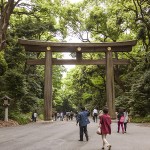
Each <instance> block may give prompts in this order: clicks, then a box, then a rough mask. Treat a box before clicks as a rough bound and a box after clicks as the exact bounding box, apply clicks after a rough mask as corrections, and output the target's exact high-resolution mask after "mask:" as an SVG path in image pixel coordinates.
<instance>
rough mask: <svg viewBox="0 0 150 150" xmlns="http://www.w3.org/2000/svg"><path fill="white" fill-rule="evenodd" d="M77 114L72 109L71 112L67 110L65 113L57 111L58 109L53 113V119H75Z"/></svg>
mask: <svg viewBox="0 0 150 150" xmlns="http://www.w3.org/2000/svg"><path fill="white" fill-rule="evenodd" d="M74 116H75V115H74V112H73V111H70V112H66V113H64V112H60V113H59V112H57V111H55V112H54V113H53V116H52V117H53V119H54V120H55V121H57V120H58V119H59V120H60V121H63V120H64V119H66V120H67V121H68V120H73V117H74Z"/></svg>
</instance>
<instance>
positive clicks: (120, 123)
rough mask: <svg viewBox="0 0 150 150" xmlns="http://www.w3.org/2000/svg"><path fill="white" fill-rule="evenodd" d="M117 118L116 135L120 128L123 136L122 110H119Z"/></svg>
mask: <svg viewBox="0 0 150 150" xmlns="http://www.w3.org/2000/svg"><path fill="white" fill-rule="evenodd" d="M117 118H118V131H117V132H118V133H119V131H120V126H121V128H122V133H123V134H124V112H123V109H119V113H118V115H117Z"/></svg>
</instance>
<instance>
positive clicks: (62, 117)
mask: <svg viewBox="0 0 150 150" xmlns="http://www.w3.org/2000/svg"><path fill="white" fill-rule="evenodd" d="M60 120H61V121H63V120H64V113H63V112H61V113H60Z"/></svg>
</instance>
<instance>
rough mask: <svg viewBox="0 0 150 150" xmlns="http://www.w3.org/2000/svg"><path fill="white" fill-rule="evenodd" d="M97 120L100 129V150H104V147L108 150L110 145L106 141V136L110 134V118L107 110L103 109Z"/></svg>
mask: <svg viewBox="0 0 150 150" xmlns="http://www.w3.org/2000/svg"><path fill="white" fill-rule="evenodd" d="M99 119H100V122H99V127H100V129H101V136H102V141H103V147H102V149H104V148H105V145H107V147H108V150H110V149H111V145H110V144H109V143H108V141H107V140H106V136H107V134H111V118H110V116H109V115H108V108H104V109H103V114H102V115H100V116H99Z"/></svg>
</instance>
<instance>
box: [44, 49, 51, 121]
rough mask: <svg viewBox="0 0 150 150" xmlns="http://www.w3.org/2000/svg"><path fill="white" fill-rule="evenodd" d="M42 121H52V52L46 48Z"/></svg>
mask: <svg viewBox="0 0 150 150" xmlns="http://www.w3.org/2000/svg"><path fill="white" fill-rule="evenodd" d="M44 82H45V83H44V120H45V121H49V120H52V52H51V49H50V47H47V51H46V52H45V81H44Z"/></svg>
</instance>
